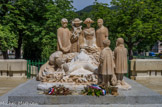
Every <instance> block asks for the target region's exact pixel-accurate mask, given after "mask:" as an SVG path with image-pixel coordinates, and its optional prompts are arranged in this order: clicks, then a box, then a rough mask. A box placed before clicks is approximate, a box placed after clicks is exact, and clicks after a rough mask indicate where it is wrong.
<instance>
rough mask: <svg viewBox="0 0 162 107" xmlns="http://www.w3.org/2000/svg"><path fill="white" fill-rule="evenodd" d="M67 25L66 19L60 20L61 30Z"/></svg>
mask: <svg viewBox="0 0 162 107" xmlns="http://www.w3.org/2000/svg"><path fill="white" fill-rule="evenodd" d="M67 23H68V20H67V19H66V18H63V19H62V20H61V24H62V27H63V28H66V27H67Z"/></svg>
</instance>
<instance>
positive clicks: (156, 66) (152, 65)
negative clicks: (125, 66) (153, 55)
mask: <svg viewBox="0 0 162 107" xmlns="http://www.w3.org/2000/svg"><path fill="white" fill-rule="evenodd" d="M135 64H136V65H135V69H136V71H148V70H150V71H151V70H162V60H161V59H136V62H135Z"/></svg>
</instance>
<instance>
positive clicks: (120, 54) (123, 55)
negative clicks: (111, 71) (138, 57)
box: [114, 38, 127, 85]
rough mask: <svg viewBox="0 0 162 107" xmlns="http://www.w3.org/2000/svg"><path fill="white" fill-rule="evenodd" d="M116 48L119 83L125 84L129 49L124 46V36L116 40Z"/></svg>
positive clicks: (116, 71) (116, 70)
mask: <svg viewBox="0 0 162 107" xmlns="http://www.w3.org/2000/svg"><path fill="white" fill-rule="evenodd" d="M116 45H117V46H116V48H115V50H114V56H115V65H116V69H115V73H116V76H117V85H125V82H124V81H123V75H124V74H125V73H127V49H126V48H125V46H124V40H123V38H118V39H117V41H116Z"/></svg>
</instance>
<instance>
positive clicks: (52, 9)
mask: <svg viewBox="0 0 162 107" xmlns="http://www.w3.org/2000/svg"><path fill="white" fill-rule="evenodd" d="M72 2H73V1H72V0H1V1H0V41H1V43H0V48H1V50H2V51H3V52H4V53H5V51H6V50H7V49H11V48H14V49H15V58H20V56H21V53H20V51H21V49H23V53H24V54H23V56H24V58H25V59H43V58H48V57H49V55H50V54H52V53H53V52H54V51H56V45H57V36H56V34H57V29H58V28H59V27H60V26H61V23H60V21H61V19H62V18H67V19H68V20H69V23H68V27H69V28H70V29H71V21H72V20H73V19H74V18H77V17H78V18H80V19H81V20H85V19H86V18H87V17H90V18H92V20H94V21H95V23H94V24H92V26H93V27H95V28H97V23H96V22H97V19H98V18H102V19H103V20H104V25H105V26H106V27H108V29H109V39H110V40H111V48H112V49H114V47H115V45H116V39H117V38H118V37H123V38H124V40H125V43H126V47H127V48H128V50H129V55H130V58H132V55H133V54H132V53H133V51H138V50H146V51H149V50H150V47H151V46H152V45H153V44H154V43H155V42H156V41H157V40H160V41H162V32H161V29H162V7H161V6H162V2H161V1H160V0H112V2H111V7H109V6H108V4H106V3H98V2H97V0H96V1H95V2H94V4H93V5H92V6H91V7H89V9H90V11H89V10H88V12H86V11H84V12H82V11H79V12H75V9H74V7H73V6H72ZM83 26H85V25H84V24H83Z"/></svg>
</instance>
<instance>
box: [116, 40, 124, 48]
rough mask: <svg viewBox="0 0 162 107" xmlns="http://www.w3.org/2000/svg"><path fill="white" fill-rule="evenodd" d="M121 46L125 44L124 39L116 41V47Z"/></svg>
mask: <svg viewBox="0 0 162 107" xmlns="http://www.w3.org/2000/svg"><path fill="white" fill-rule="evenodd" d="M120 44H124V39H123V38H118V39H117V41H116V45H117V46H119V45H120Z"/></svg>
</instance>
